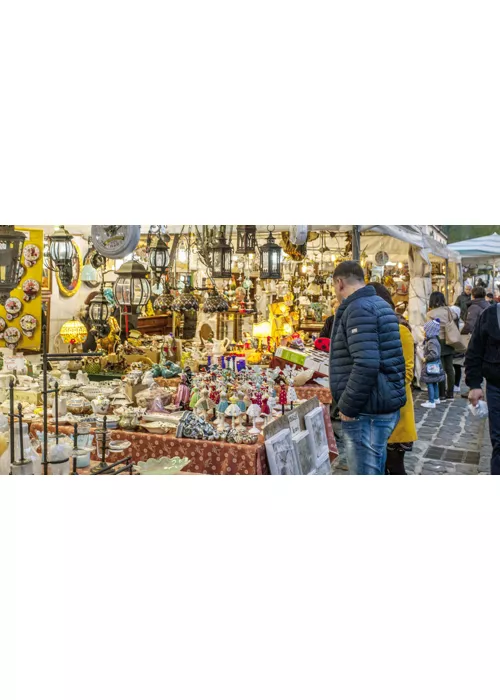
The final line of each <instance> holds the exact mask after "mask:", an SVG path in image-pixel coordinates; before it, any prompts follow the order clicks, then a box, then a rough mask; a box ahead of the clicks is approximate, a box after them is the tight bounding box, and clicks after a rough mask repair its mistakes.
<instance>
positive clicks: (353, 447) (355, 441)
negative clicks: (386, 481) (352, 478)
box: [342, 411, 399, 474]
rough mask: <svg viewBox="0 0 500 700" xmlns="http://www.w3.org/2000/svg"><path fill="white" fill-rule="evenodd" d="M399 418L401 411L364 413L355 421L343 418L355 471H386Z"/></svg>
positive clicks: (382, 472) (348, 451)
mask: <svg viewBox="0 0 500 700" xmlns="http://www.w3.org/2000/svg"><path fill="white" fill-rule="evenodd" d="M398 420H399V411H395V412H394V413H380V414H378V415H374V414H367V413H361V414H360V415H359V416H358V417H357V418H355V419H354V420H352V421H342V436H343V438H344V442H345V448H346V456H347V464H348V466H349V472H350V473H351V474H385V461H386V457H387V440H388V439H389V438H390V436H391V433H392V431H393V430H394V428H395V427H396V424H397V422H398Z"/></svg>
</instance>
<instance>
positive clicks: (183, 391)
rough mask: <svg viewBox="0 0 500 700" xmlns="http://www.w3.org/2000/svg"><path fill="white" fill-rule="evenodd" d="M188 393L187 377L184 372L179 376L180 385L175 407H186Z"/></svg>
mask: <svg viewBox="0 0 500 700" xmlns="http://www.w3.org/2000/svg"><path fill="white" fill-rule="evenodd" d="M190 393H191V392H190V391H189V387H188V385H187V376H186V374H185V372H183V373H182V374H181V383H180V384H179V388H178V389H177V395H176V397H175V405H176V406H181V407H183V406H187V405H188V404H189V396H190Z"/></svg>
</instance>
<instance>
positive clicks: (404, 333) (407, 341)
mask: <svg viewBox="0 0 500 700" xmlns="http://www.w3.org/2000/svg"><path fill="white" fill-rule="evenodd" d="M371 285H372V287H374V288H375V291H376V292H377V294H378V296H379V297H382V299H384V300H385V301H386V302H387V303H388V304H390V305H391V306H392V307H394V304H393V302H392V299H391V295H390V293H389V291H388V290H387V289H386V287H384V286H383V285H382V284H379V283H377V282H372V283H371ZM399 334H400V336H401V345H402V346H403V356H404V358H405V388H406V403H405V405H404V406H403V408H402V409H401V413H400V417H399V422H398V424H397V425H396V427H395V428H394V432H393V433H392V435H391V437H390V438H389V441H388V444H387V461H386V463H385V471H386V474H406V472H405V467H404V459H405V453H406V452H409V451H410V450H411V444H412V443H413V442H415V440H416V439H417V427H416V425H415V412H414V410H413V397H412V393H411V382H412V380H413V370H414V366H415V343H414V342H413V336H412V334H411V330H410V327H409V326H408V325H407V323H406V321H405V320H404V319H403V318H402V317H399Z"/></svg>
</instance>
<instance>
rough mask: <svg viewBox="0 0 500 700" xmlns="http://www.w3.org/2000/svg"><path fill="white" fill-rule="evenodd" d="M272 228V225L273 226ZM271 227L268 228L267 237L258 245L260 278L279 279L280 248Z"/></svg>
mask: <svg viewBox="0 0 500 700" xmlns="http://www.w3.org/2000/svg"><path fill="white" fill-rule="evenodd" d="M273 229H274V227H273ZM273 229H271V230H269V237H268V239H267V241H266V243H264V245H263V246H261V247H260V249H259V252H260V279H261V280H279V279H281V255H282V249H281V246H279V245H278V244H277V243H276V241H275V239H274V237H273V233H272V232H273Z"/></svg>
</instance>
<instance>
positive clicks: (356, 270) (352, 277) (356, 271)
mask: <svg viewBox="0 0 500 700" xmlns="http://www.w3.org/2000/svg"><path fill="white" fill-rule="evenodd" d="M339 277H341V278H342V279H344V280H347V281H348V282H364V281H365V273H364V272H363V268H362V267H361V265H360V264H359V263H357V262H354V261H352V260H346V261H345V262H341V263H340V265H337V267H336V268H335V270H334V271H333V278H334V279H338V278H339Z"/></svg>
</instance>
